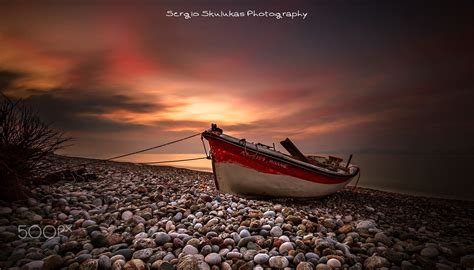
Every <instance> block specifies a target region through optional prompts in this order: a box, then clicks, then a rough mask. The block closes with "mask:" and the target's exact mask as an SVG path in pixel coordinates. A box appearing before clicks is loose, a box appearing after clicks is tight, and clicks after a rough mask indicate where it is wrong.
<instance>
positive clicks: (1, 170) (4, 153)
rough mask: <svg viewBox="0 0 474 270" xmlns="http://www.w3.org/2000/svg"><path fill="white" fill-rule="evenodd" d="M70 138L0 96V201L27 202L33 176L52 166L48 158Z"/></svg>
mask: <svg viewBox="0 0 474 270" xmlns="http://www.w3.org/2000/svg"><path fill="white" fill-rule="evenodd" d="M69 140H70V138H67V137H65V136H64V133H63V132H61V131H59V130H56V129H53V128H52V127H51V126H50V124H47V123H45V122H43V121H42V120H41V119H40V118H39V116H38V114H37V113H36V112H35V111H33V110H32V109H31V108H30V107H29V106H28V105H26V104H25V102H24V100H21V99H16V100H14V99H10V98H9V97H7V96H5V95H4V94H1V96H0V197H1V198H2V199H3V200H19V199H24V198H26V197H27V196H28V195H29V194H28V189H27V188H26V187H25V185H26V184H28V183H29V182H30V180H31V178H32V176H33V175H34V174H35V173H39V172H41V171H44V170H46V169H48V167H49V166H51V165H50V164H51V163H50V162H48V158H49V157H50V156H51V155H52V154H53V153H54V151H56V150H58V149H61V148H63V147H64V146H65V143H66V142H67V141H69Z"/></svg>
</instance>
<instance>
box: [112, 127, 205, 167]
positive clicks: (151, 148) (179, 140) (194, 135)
mask: <svg viewBox="0 0 474 270" xmlns="http://www.w3.org/2000/svg"><path fill="white" fill-rule="evenodd" d="M199 135H201V132H199V133H196V134H193V135H190V136H188V137H184V138H181V139H178V140H175V141H171V142H167V143H164V144H160V145H157V146H153V147H149V148H145V149H142V150H138V151H135V152H131V153H128V154H123V155H120V156H116V157H111V158H107V159H104V160H103V161H111V160H114V159H119V158H123V157H128V156H131V155H135V154H140V153H143V152H147V151H150V150H153V149H156V148H160V147H163V146H167V145H170V144H173V143H177V142H181V141H184V140H187V139H191V138H193V137H196V136H199Z"/></svg>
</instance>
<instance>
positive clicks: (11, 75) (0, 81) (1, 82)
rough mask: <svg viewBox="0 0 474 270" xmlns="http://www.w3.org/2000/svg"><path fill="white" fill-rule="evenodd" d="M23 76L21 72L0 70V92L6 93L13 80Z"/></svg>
mask: <svg viewBox="0 0 474 270" xmlns="http://www.w3.org/2000/svg"><path fill="white" fill-rule="evenodd" d="M23 76H24V74H23V73H22V72H17V71H11V70H1V69H0V92H3V91H6V90H7V89H8V88H9V87H10V86H12V84H13V82H14V81H15V80H17V79H19V78H21V77H23Z"/></svg>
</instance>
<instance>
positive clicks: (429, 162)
mask: <svg viewBox="0 0 474 270" xmlns="http://www.w3.org/2000/svg"><path fill="white" fill-rule="evenodd" d="M335 156H339V157H344V158H345V159H347V157H348V156H349V154H336V155H335ZM198 157H203V154H202V153H200V154H139V155H135V156H130V157H128V158H123V159H120V160H119V161H127V162H161V161H168V160H177V159H189V158H198ZM351 163H352V164H356V165H357V166H359V167H360V169H361V176H360V180H359V182H358V186H361V187H366V188H372V189H377V190H383V191H389V192H396V193H403V194H410V195H418V196H426V197H436V198H446V199H458V200H470V201H474V172H473V170H474V155H421V154H420V155H404V154H354V155H353V158H352V162H351ZM157 166H174V167H179V168H186V169H191V170H199V171H208V172H212V167H211V161H210V160H206V159H202V160H193V161H186V162H179V163H162V164H158V165H157ZM355 182H356V179H354V180H353V181H352V182H351V184H350V185H354V184H355Z"/></svg>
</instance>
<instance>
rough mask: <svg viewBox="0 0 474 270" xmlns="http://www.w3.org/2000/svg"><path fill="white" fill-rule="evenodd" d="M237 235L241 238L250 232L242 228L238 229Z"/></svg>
mask: <svg viewBox="0 0 474 270" xmlns="http://www.w3.org/2000/svg"><path fill="white" fill-rule="evenodd" d="M239 236H240V237H241V238H245V237H249V236H250V232H249V231H248V230H247V229H243V230H241V231H240V233H239Z"/></svg>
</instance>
